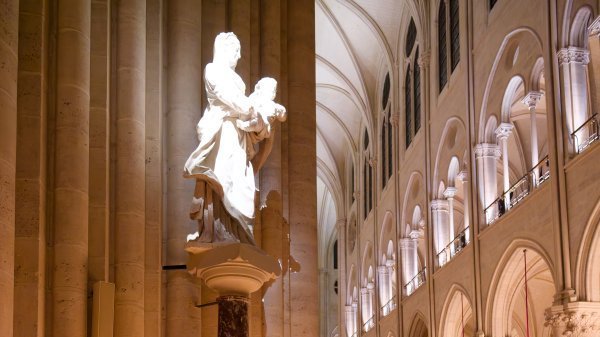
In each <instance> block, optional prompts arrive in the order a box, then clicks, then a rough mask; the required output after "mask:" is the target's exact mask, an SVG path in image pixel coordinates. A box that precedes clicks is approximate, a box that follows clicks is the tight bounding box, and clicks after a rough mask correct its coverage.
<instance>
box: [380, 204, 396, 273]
mask: <svg viewBox="0 0 600 337" xmlns="http://www.w3.org/2000/svg"><path fill="white" fill-rule="evenodd" d="M394 225H395V224H394V214H393V213H392V212H390V211H386V212H385V214H384V216H383V222H382V225H381V232H380V233H379V254H377V257H378V259H379V264H380V265H383V264H385V260H388V259H391V258H394V259H395V253H394V256H391V255H390V254H389V249H388V246H389V242H390V241H391V242H392V246H393V245H394V243H393V242H395V240H394V231H393V228H394ZM384 258H385V259H384Z"/></svg>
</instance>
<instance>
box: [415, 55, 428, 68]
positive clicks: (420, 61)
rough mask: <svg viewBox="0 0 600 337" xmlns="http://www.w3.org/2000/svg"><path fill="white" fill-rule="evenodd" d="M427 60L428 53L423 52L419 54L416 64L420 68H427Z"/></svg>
mask: <svg viewBox="0 0 600 337" xmlns="http://www.w3.org/2000/svg"><path fill="white" fill-rule="evenodd" d="M429 59H430V53H429V51H426V52H424V53H423V54H421V55H420V56H419V59H418V60H417V64H418V65H419V67H421V68H425V67H428V66H429Z"/></svg>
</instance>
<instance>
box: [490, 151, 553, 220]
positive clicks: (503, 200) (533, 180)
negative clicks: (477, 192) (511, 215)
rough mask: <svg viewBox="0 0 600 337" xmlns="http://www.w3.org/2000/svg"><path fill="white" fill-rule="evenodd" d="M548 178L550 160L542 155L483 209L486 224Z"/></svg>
mask: <svg viewBox="0 0 600 337" xmlns="http://www.w3.org/2000/svg"><path fill="white" fill-rule="evenodd" d="M549 178H550V161H549V160H548V156H546V157H544V158H543V159H542V160H541V161H540V162H539V163H538V164H537V165H535V166H534V167H533V168H532V169H531V170H529V172H527V173H526V174H525V175H524V176H523V177H522V178H521V179H519V180H518V181H517V182H516V183H514V184H513V185H512V186H511V187H510V188H509V189H508V191H506V192H504V193H503V194H502V195H501V196H499V197H498V198H496V200H494V201H493V202H492V203H491V204H489V205H488V206H487V207H486V208H485V210H484V211H483V215H484V216H485V219H486V222H487V224H488V225H491V224H492V223H494V222H495V221H496V220H497V219H498V218H500V217H501V216H503V215H504V214H506V212H508V211H509V210H510V209H511V208H513V207H514V206H516V205H517V204H518V203H520V202H522V201H523V199H525V197H527V196H528V195H529V193H530V192H531V191H532V190H533V189H534V188H537V187H538V186H540V185H541V184H542V183H543V182H545V181H546V180H548V179H549Z"/></svg>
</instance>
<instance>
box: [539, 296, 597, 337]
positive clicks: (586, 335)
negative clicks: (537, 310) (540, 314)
mask: <svg viewBox="0 0 600 337" xmlns="http://www.w3.org/2000/svg"><path fill="white" fill-rule="evenodd" d="M544 314H545V319H546V322H545V323H544V325H545V326H549V327H550V328H551V329H552V336H570V337H595V336H598V335H600V303H597V302H570V303H568V304H565V305H557V306H553V307H550V308H548V309H546V312H545V313H544Z"/></svg>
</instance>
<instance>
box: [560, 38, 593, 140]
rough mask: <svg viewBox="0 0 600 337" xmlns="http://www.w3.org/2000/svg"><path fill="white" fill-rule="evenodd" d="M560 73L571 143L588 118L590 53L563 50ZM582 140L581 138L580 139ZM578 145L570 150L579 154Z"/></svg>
mask: <svg viewBox="0 0 600 337" xmlns="http://www.w3.org/2000/svg"><path fill="white" fill-rule="evenodd" d="M557 58H558V64H559V67H560V72H561V73H562V76H561V79H562V91H563V98H564V108H565V111H564V115H565V120H566V122H567V128H568V133H569V142H573V141H574V140H573V137H571V134H572V133H573V132H574V131H575V130H576V129H577V128H579V127H580V126H581V125H582V124H583V123H584V122H585V121H586V120H587V117H588V94H589V93H588V69H587V65H588V63H589V62H590V54H589V51H587V50H585V49H581V48H577V47H568V48H563V49H561V50H559V51H558V53H557ZM579 138H581V137H579ZM576 146H577V144H574V143H573V146H570V147H569V148H570V149H571V151H575V152H577V149H576Z"/></svg>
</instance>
